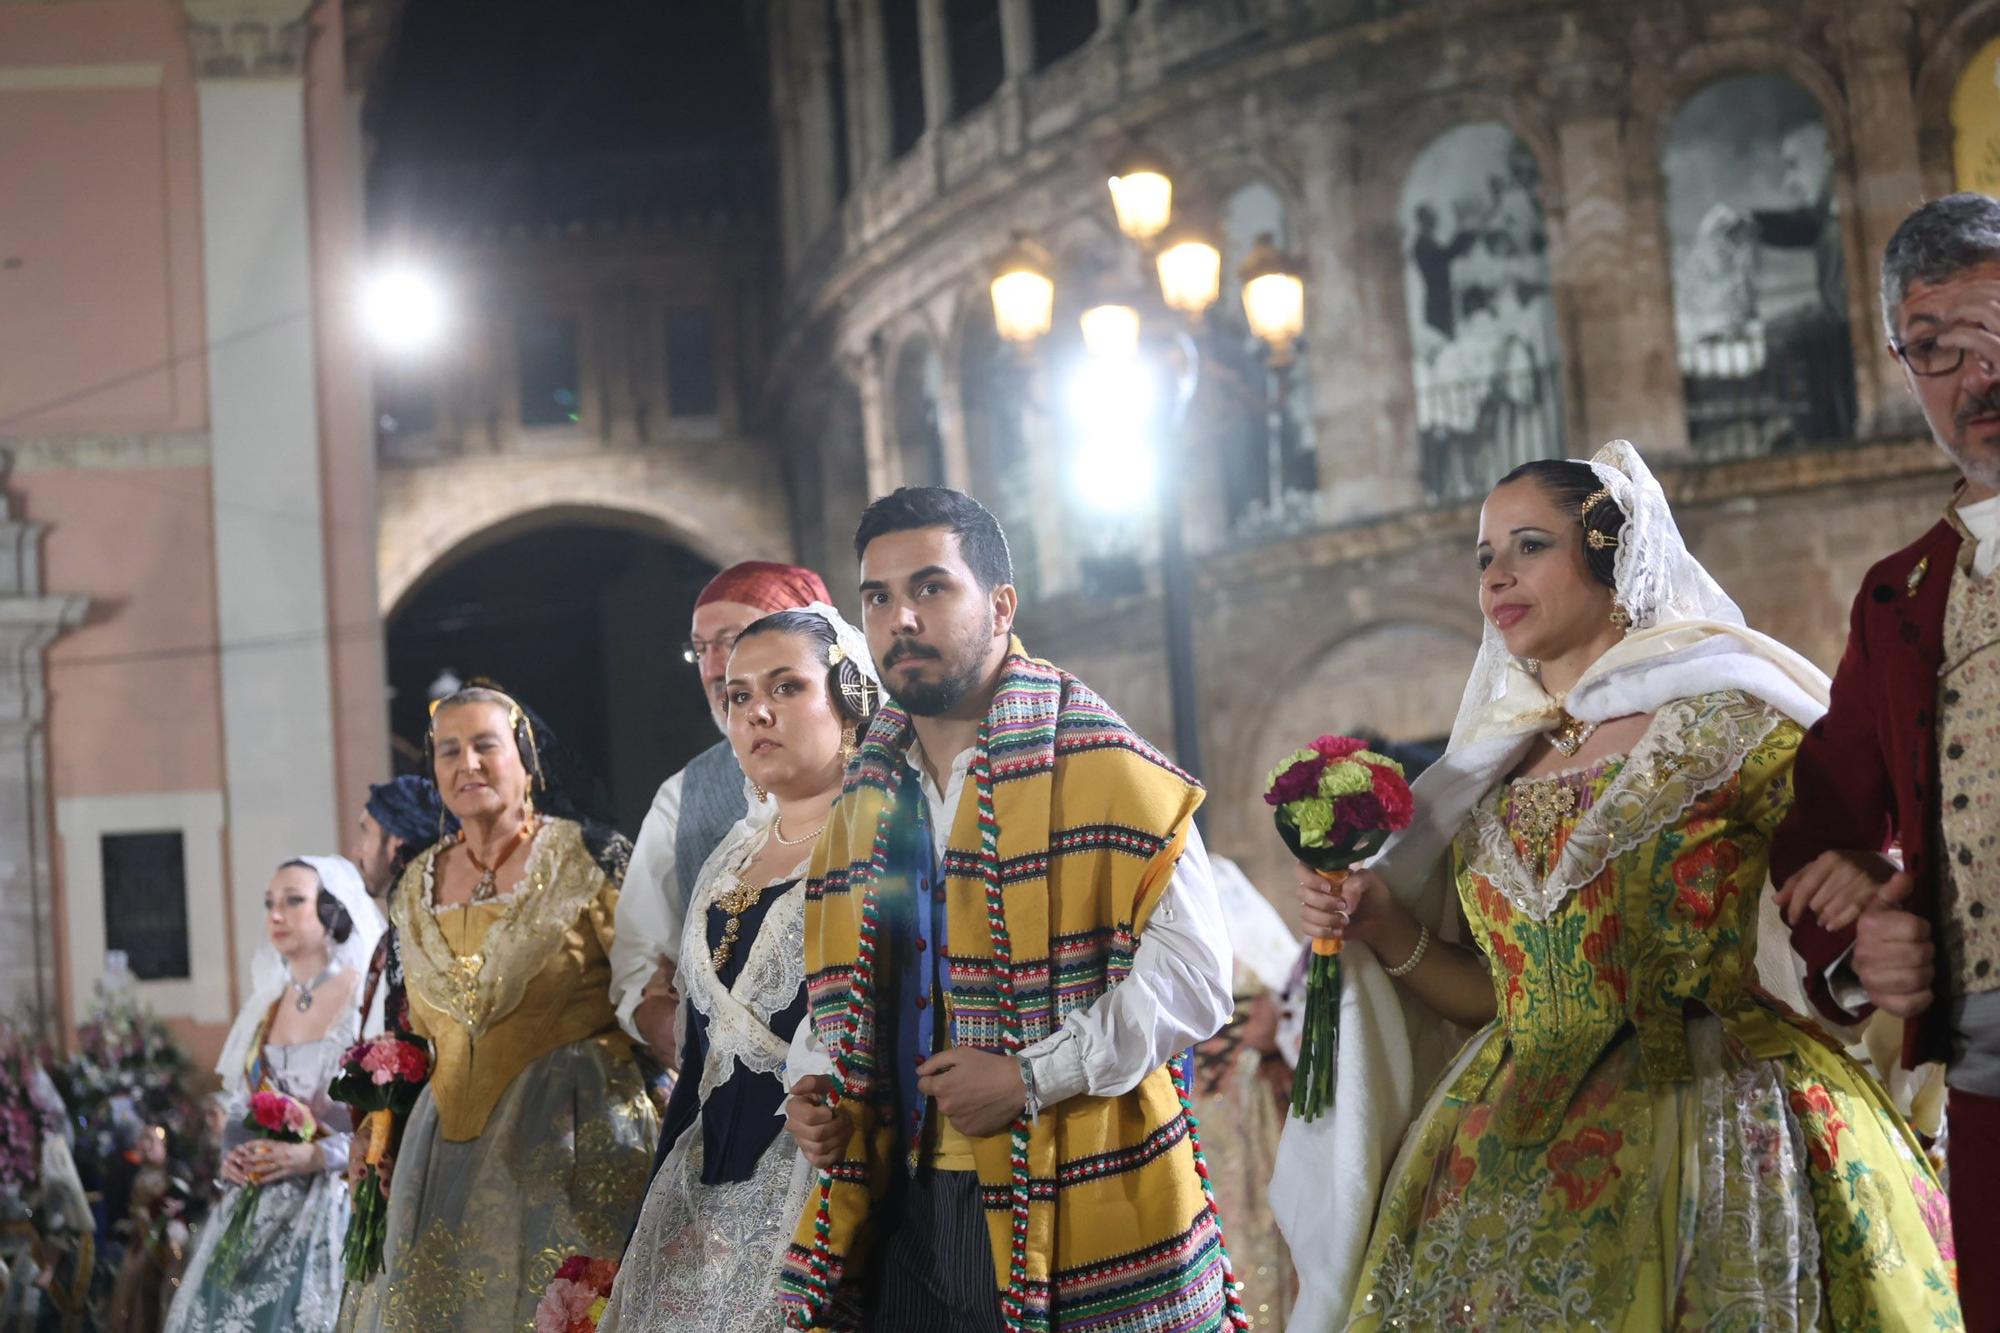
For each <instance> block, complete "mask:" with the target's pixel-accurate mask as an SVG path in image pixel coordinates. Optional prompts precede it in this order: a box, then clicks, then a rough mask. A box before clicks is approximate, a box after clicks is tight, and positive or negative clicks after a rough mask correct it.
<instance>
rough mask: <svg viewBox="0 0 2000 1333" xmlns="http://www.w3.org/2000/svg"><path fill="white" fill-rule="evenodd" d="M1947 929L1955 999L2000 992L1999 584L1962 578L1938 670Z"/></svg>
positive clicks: (1948, 610)
mask: <svg viewBox="0 0 2000 1333" xmlns="http://www.w3.org/2000/svg"><path fill="white" fill-rule="evenodd" d="M1937 717H1938V792H1939V794H1940V796H1941V797H1942V798H1943V799H1942V800H1941V801H1940V802H1939V803H1938V823H1939V832H1940V833H1941V835H1942V837H1941V844H1942V850H1943V852H1944V855H1943V856H1942V857H1941V858H1939V880H1940V885H1939V887H1940V889H1941V907H1942V910H1941V912H1940V916H1941V918H1942V921H1941V924H1942V925H1943V927H1944V948H1943V951H1942V955H1943V958H1944V959H1945V965H1946V966H1947V967H1949V968H1950V969H1951V983H1952V984H1951V990H1952V992H1953V993H1954V994H1957V995H1976V994H1979V993H1980V992H1982V991H1990V990H1993V989H1995V988H2000V578H1986V579H1981V578H1979V577H1977V576H1976V575H1974V574H1973V573H1972V572H1971V571H1970V570H1968V569H1966V568H1964V567H1963V565H1962V564H1961V566H1960V567H1958V568H1956V569H1955V570H1954V572H1953V574H1952V582H1951V592H1950V595H1949V598H1948V600H1947V601H1946V603H1945V617H1944V664H1943V666H1941V667H1940V668H1939V670H1938V700H1937Z"/></svg>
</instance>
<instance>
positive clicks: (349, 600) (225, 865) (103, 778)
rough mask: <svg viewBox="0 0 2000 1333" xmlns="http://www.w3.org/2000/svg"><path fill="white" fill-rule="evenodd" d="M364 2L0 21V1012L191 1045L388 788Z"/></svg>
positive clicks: (222, 1017) (209, 1) (21, 8)
mask: <svg viewBox="0 0 2000 1333" xmlns="http://www.w3.org/2000/svg"><path fill="white" fill-rule="evenodd" d="M395 14H396V6H395V4H394V3H393V0H78V2H77V3H57V4H44V3H12V2H8V3H0V172H3V173H4V175H5V177H6V179H7V180H8V181H9V182H10V184H11V185H12V186H13V187H15V188H11V189H9V190H8V191H7V192H6V195H5V197H4V199H0V488H4V496H0V641H4V643H5V666H4V667H0V1010H4V1011H5V1013H6V1015H7V1016H8V1017H9V1018H21V1019H24V1020H26V1021H27V1022H29V1023H32V1024H38V1025H42V1026H44V1027H45V1030H48V1031H50V1032H51V1033H57V1032H60V1031H62V1030H63V1029H65V1028H67V1027H68V1026H70V1025H72V1024H74V1023H75V1022H77V1021H78V1020H79V1019H80V1018H81V1017H82V1016H83V1015H84V1014H85V1013H86V1012H87V1011H88V1009H89V1005H90V1001H91V994H92V989H93V987H94V985H95V984H96V983H97V982H98V981H99V979H100V978H102V977H103V976H104V975H105V973H106V967H107V956H108V953H109V951H111V950H114V949H115V950H122V951H124V952H125V953H127V954H128V956H129V961H130V964H131V972H132V974H133V975H134V976H135V977H136V978H137V980H136V983H135V985H136V989H137V993H138V994H139V996H140V998H141V999H143V1000H145V1001H146V1002H147V1003H149V1004H151V1005H152V1006H153V1007H154V1009H155V1010H157V1011H158V1012H159V1013H161V1014H162V1015H164V1016H165V1017H167V1018H168V1019H169V1020H170V1021H173V1022H175V1023H176V1024H178V1025H180V1026H181V1027H182V1028H183V1030H184V1032H185V1033H186V1035H188V1036H189V1037H190V1039H191V1040H192V1042H193V1044H194V1048H195V1050H196V1052H197V1053H198V1054H201V1053H207V1054H210V1055H212V1054H213V1052H214V1051H215V1050H216V1049H219V1047H220V1044H221V1039H222V1035H223V1033H224V1032H225V1031H226V1027H227V1024H228V1022H229V1021H230V1019H231V1018H232V1017H233V1016H234V1014H235V1011H236V1006H237V1003H238V1002H239V999H240V996H241V994H242V986H243V985H244V984H246V983H247V981H248V977H249V960H250V958H251V956H252V955H253V953H254V952H255V950H256V948H257V946H258V945H259V943H260V942H261V941H262V940H263V939H264V934H265V932H264V925H263V916H264V911H263V907H262V895H263V891H264V888H265V886H266V884H267V883H268V882H269V878H270V875H271V873H272V871H273V870H274V869H275V868H276V866H277V865H278V863H279V862H280V861H282V860H284V859H285V858H287V857H291V856H296V855H298V854H300V853H302V852H317V851H325V850H328V849H332V848H337V847H339V846H341V845H342V843H343V841H344V837H345V834H346V833H347V831H348V829H349V827H350V824H351V821H352V819H353V818H354V812H355V811H356V810H358V809H359V807H360V803H361V800H362V798H363V797H364V796H365V795H366V790H367V788H366V784H367V783H368V782H369V781H371V780H379V779H380V777H381V776H382V773H383V770H384V768H385V751H386V727H385V724H384V718H383V715H382V697H383V678H382V658H381V653H382V644H381V633H380V621H379V619H378V617H377V616H376V614H375V563H374V558H375V547H374V534H375V513H374V473H373V463H372V456H371V453H370V451H369V449H368V446H367V413H366V408H365V404H366V402H367V394H366V378H365V376H364V375H363V374H362V373H361V364H362V363H361V357H360V349H359V347H358V345H357V343H358V339H357V338H356V336H355V333H354V330H353V327H352V322H351V321H350V320H349V319H348V318H347V312H348V310H349V303H350V301H351V299H352V297H353V289H354V283H355V280H356V277H357V276H358V270H359V267H360V264H359V259H360V255H361V249H362V235H363V229H362V208H361V204H362V200H361V174H360V169H359V168H360V154H361V145H360V135H359V132H358V113H359V108H360V105H361V102H362V99H363V94H364V84H365V81H366V78H367V73H368V71H369V70H370V69H371V68H372V67H373V65H374V64H375V61H376V57H377V55H378V53H379V51H380V49H381V47H382V45H383V43H384V42H385V41H386V39H387V34H388V31H389V29H390V28H391V27H392V26H393V23H394V20H395Z"/></svg>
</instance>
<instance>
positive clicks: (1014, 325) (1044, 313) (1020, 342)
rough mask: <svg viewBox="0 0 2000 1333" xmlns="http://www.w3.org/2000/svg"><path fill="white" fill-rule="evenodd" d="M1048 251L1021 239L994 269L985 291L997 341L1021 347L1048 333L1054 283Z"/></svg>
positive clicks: (1054, 298) (1051, 318)
mask: <svg viewBox="0 0 2000 1333" xmlns="http://www.w3.org/2000/svg"><path fill="white" fill-rule="evenodd" d="M1053 266H1054V265H1053V262H1052V261H1051V260H1050V258H1049V255H1048V252H1047V251H1045V250H1043V249H1042V248H1041V247H1040V246H1039V245H1036V244H1035V243H1034V242H1033V241H1030V240H1028V239H1027V238H1026V237H1023V236H1016V237H1015V238H1014V244H1013V245H1012V247H1010V248H1009V249H1008V251H1007V253H1006V254H1005V255H1003V256H1002V257H1001V260H1000V262H999V264H997V265H996V266H995V267H994V272H993V281H992V284H991V286H990V287H989V290H990V291H991V293H992V296H993V326H994V328H995V330H996V331H998V333H999V334H1000V336H1001V338H1003V339H1004V340H1006V341H1007V342H1009V343H1012V344H1014V345H1015V346H1017V347H1025V346H1026V345H1028V344H1029V343H1032V342H1034V341H1035V340H1036V339H1037V338H1040V337H1041V336H1042V335H1043V334H1045V333H1047V332H1048V331H1049V326H1050V325H1051V324H1053V323H1054V322H1055V311H1056V284H1055V280H1054V279H1053V278H1051V277H1050V276H1049V270H1050V268H1052V267H1053Z"/></svg>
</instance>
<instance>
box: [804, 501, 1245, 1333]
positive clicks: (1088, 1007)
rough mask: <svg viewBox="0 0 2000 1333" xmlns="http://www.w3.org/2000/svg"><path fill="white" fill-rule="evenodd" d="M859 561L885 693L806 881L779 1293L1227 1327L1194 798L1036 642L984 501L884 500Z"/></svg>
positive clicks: (899, 1325) (1236, 1312) (952, 1313)
mask: <svg viewBox="0 0 2000 1333" xmlns="http://www.w3.org/2000/svg"><path fill="white" fill-rule="evenodd" d="M855 549H856V554H857V555H858V556H859V557H860V560H861V600H862V610H863V627H864V628H865V630H866V632H867V637H868V643H869V647H870V649H871V651H872V652H873V654H874V656H875V660H876V662H877V664H878V665H879V667H880V668H881V674H882V680H883V686H884V689H885V690H886V691H887V693H888V695H889V697H890V699H891V701H892V703H891V704H890V705H889V706H886V707H884V708H883V709H882V711H881V712H880V713H879V714H878V715H877V717H876V719H875V721H874V722H873V724H872V725H871V726H870V728H869V730H868V734H867V736H866V738H865V739H864V741H863V742H862V746H861V752H860V754H859V755H858V756H857V758H856V760H855V763H854V764H853V765H852V766H851V767H850V769H849V771H848V773H847V777H846V781H845V784H844V787H843V791H842V794H841V797H840V800H839V803H838V804H837V805H836V806H835V807H834V811H833V815H832V819H831V822H830V823H829V825H828V827H827V831H826V833H825V834H824V835H823V836H822V838H821V840H820V844H819V847H818V849H817V850H816V852H815V854H814V856H813V862H812V868H811V872H810V876H809V879H808V888H807V905H806V975H807V979H808V982H807V984H808V991H809V995H810V1001H811V1013H812V1020H813V1021H812V1023H811V1024H809V1025H806V1026H804V1027H802V1028H801V1034H802V1035H801V1036H800V1037H799V1038H797V1039H795V1041H794V1043H793V1052H792V1059H791V1060H790V1061H789V1062H788V1071H787V1072H788V1077H790V1078H792V1079H793V1083H792V1088H791V1093H792V1095H791V1096H790V1098H789V1099H788V1101H787V1104H786V1109H787V1123H788V1127H789V1128H790V1129H791V1131H792V1134H793V1137H794V1138H796V1139H797V1140H798V1141H799V1144H800V1148H801V1150H802V1152H803V1153H804V1155H805V1157H806V1158H807V1160H808V1161H809V1162H811V1163H812V1164H813V1165H814V1166H816V1167H819V1168H821V1170H822V1171H823V1172H826V1174H824V1175H822V1176H821V1177H820V1187H819V1188H818V1189H817V1190H816V1191H815V1192H814V1196H813V1200H812V1201H809V1202H808V1205H807V1208H806V1212H805V1215H804V1216H803V1217H802V1218H801V1219H800V1223H799V1227H798V1231H797V1234H796V1236H795V1238H794V1241H793V1244H792V1246H791V1249H790V1251H789V1253H788V1255H787V1257H786V1262H785V1266H784V1270H783V1272H782V1273H781V1276H780V1280H779V1295H780V1298H781V1300H782V1301H783V1302H784V1303H785V1304H786V1305H787V1307H788V1309H789V1312H790V1315H791V1318H792V1320H793V1322H794V1323H796V1324H799V1325H801V1326H816V1327H856V1326H865V1327H868V1328H871V1329H875V1330H882V1331H883V1333H897V1331H899V1330H916V1329H936V1328H957V1329H982V1330H998V1329H1001V1328H1007V1329H1048V1328H1061V1327H1065V1326H1069V1325H1072V1324H1074V1323H1076V1322H1077V1321H1079V1320H1082V1319H1084V1318H1088V1319H1089V1320H1090V1323H1091V1327H1093V1328H1098V1329H1104V1330H1118V1329H1128V1328H1141V1327H1144V1328H1168V1327H1170V1328H1176V1329H1220V1328H1224V1327H1226V1326H1228V1324H1229V1323H1230V1322H1232V1321H1240V1318H1241V1314H1240V1306H1238V1305H1237V1303H1236V1300H1235V1297H1234V1294H1233V1291H1232V1283H1231V1280H1230V1277H1229V1271H1228V1258H1227V1255H1226V1253H1225V1251H1224V1249H1223V1245H1222V1235H1221V1229H1220V1226H1219V1225H1218V1222H1217V1219H1216V1214H1215V1209H1214V1207H1213V1205H1212V1203H1211V1201H1210V1199H1209V1198H1208V1195H1207V1189H1206V1184H1205V1180H1204V1178H1203V1175H1202V1171H1201V1166H1200V1151H1199V1146H1198V1143H1197V1141H1196V1139H1195V1136H1194V1133H1193V1129H1192V1124H1191V1121H1190V1117H1189V1116H1188V1113H1187V1110H1186V1101H1185V1083H1184V1081H1183V1080H1182V1078H1181V1070H1180V1068H1179V1066H1180V1064H1181V1062H1180V1060H1179V1057H1180V1056H1181V1054H1182V1053H1183V1052H1184V1051H1185V1050H1186V1049H1187V1048H1188V1047H1189V1046H1191V1045H1193V1044H1194V1043H1196V1042H1199V1041H1202V1040H1205V1039H1206V1038H1208V1037H1209V1036H1211V1035H1213V1034H1214V1033H1215V1032H1216V1031H1217V1030H1218V1029H1219V1028H1220V1027H1221V1026H1222V1024H1223V1023H1224V1022H1225V1021H1226V1020H1227V1019H1228V1017H1229V1014H1230V1008H1231V997H1230V968H1231V960H1230V955H1229V945H1228V931H1227V928H1226V926H1225V924H1224V922H1223V921H1222V919H1221V915H1220V911H1219V908H1218V903H1217V899H1216V895H1215V889H1214V886H1213V883H1212V881H1211V877H1210V871H1209V865H1208V858H1207V856H1206V854H1205V853H1204V851H1203V849H1202V844H1201V838H1200V834H1199V833H1198V832H1197V831H1196V829H1195V827H1194V822H1193V816H1194V812H1195V808H1196V806H1198V805H1199V804H1200V802H1201V799H1202V791H1201V788H1200V787H1199V786H1198V785H1196V783H1195V782H1194V780H1193V779H1192V778H1190V777H1189V776H1188V775H1186V774H1185V773H1182V772H1181V771H1179V770H1178V769H1176V768H1175V767H1174V766H1173V765H1172V764H1170V763H1169V762H1167V760H1166V759H1164V758H1163V757H1162V756H1161V755H1160V754H1159V753H1158V752H1157V751H1156V750H1154V749H1153V748H1152V747H1151V746H1150V745H1148V744H1147V743H1146V742H1145V741H1144V740H1142V739H1141V738H1139V737H1138V736H1137V735H1135V734H1134V733H1133V732H1132V731H1131V729H1130V728H1129V727H1127V726H1126V725H1125V723H1124V722H1123V721H1122V720H1121V719H1120V718H1119V717H1118V715H1117V714H1116V713H1114V712H1113V711H1112V710H1111V709H1110V708H1109V707H1108V706H1107V705H1106V704H1105V703H1104V702H1103V701H1102V700H1100V699H1099V698H1098V697H1097V696H1096V695H1095V694H1093V693H1092V692H1091V691H1090V689H1089V688H1088V687H1087V686H1085V685H1084V684H1083V683H1082V682H1080V681H1078V680H1076V679H1075V678H1074V677H1072V676H1070V675H1068V674H1067V673H1065V672H1063V671H1061V670H1059V669H1057V668H1056V667H1053V666H1051V665H1049V664H1048V663H1046V662H1041V661H1038V660H1035V659H1033V658H1030V657H1029V656H1028V655H1027V653H1026V651H1025V650H1024V649H1023V648H1022V646H1021V644H1020V641H1019V640H1018V639H1016V638H1014V636H1013V634H1012V626H1013V622H1014V615H1015V609H1016V594H1015V590H1014V587H1013V569H1012V564H1011V561H1010V559H1009V556H1008V553H1007V543H1006V537H1005V535H1004V534H1003V533H1002V532H1001V530H1000V526H999V524H998V523H997V522H995V521H994V518H993V516H992V515H991V514H990V513H988V512H987V511H986V509H985V508H983V507H982V506H981V505H980V504H979V503H978V502H977V501H975V500H973V499H972V498H970V497H969V496H966V495H962V494H960V493H959V492H956V491H951V490H946V489H943V488H939V487H918V488H905V489H903V490H899V491H897V492H896V493H895V494H893V495H891V496H888V497H885V498H883V499H880V500H877V501H876V502H875V503H874V504H872V505H870V506H869V508H868V510H867V512H866V513H865V514H863V516H862V520H861V525H860V529H859V531H858V532H857V533H856V536H855ZM829 1062H830V1068H829ZM1170 1064H1172V1065H1174V1066H1176V1067H1175V1068H1172V1069H1170V1068H1169V1065H1170ZM816 1070H824V1071H826V1072H824V1073H820V1072H814V1071H816Z"/></svg>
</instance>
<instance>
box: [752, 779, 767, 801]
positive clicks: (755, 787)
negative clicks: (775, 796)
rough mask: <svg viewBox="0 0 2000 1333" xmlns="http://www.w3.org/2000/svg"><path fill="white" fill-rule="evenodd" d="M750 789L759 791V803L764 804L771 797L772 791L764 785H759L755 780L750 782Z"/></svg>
mask: <svg viewBox="0 0 2000 1333" xmlns="http://www.w3.org/2000/svg"><path fill="white" fill-rule="evenodd" d="M750 790H751V791H754V792H756V793H757V803H758V804H759V805H762V804H763V803H764V802H765V801H768V800H770V799H771V793H770V792H767V791H765V790H764V789H763V788H762V787H760V786H758V785H757V784H756V783H754V782H753V783H751V784H750Z"/></svg>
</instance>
